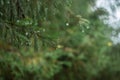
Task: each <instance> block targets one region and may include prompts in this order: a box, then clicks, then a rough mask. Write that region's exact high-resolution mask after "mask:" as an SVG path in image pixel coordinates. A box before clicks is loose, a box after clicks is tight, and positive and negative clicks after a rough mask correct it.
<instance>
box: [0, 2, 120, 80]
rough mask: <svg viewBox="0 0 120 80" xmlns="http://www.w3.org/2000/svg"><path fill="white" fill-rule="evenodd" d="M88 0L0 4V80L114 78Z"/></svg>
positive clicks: (106, 43)
mask: <svg viewBox="0 0 120 80" xmlns="http://www.w3.org/2000/svg"><path fill="white" fill-rule="evenodd" d="M93 1H95V0H6V1H5V0H1V1H0V80H101V79H104V80H119V78H120V77H119V75H120V72H119V71H118V69H119V67H118V68H115V69H116V70H114V69H113V68H112V65H111V57H110V56H109V53H110V51H111V50H112V49H111V48H112V45H113V44H112V41H111V40H110V32H111V29H109V27H108V26H107V25H105V24H103V22H102V21H101V20H99V16H100V15H104V14H105V13H106V12H105V11H104V10H103V9H97V10H96V11H94V12H92V11H91V10H90V8H89V7H90V6H92V5H93V4H94V3H93ZM77 3H78V4H77ZM79 8H80V9H81V10H80V9H79Z"/></svg>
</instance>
